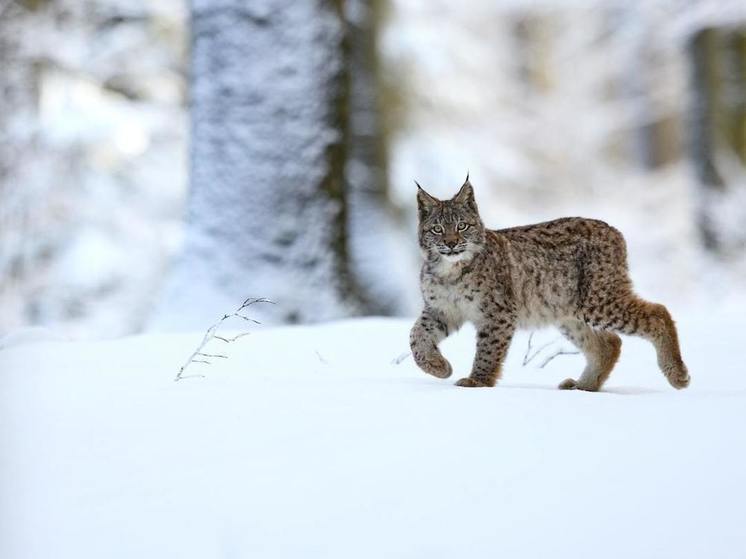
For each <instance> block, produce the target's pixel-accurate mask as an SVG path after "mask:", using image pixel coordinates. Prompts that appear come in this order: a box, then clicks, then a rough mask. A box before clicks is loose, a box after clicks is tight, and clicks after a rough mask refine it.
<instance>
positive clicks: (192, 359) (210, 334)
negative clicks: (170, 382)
mask: <svg viewBox="0 0 746 559" xmlns="http://www.w3.org/2000/svg"><path fill="white" fill-rule="evenodd" d="M255 303H270V304H272V305H274V302H273V301H270V300H269V299H263V298H252V297H249V298H248V299H246V300H245V301H244V302H243V303H242V304H241V306H240V307H238V308H237V309H236V311H235V312H232V313H231V314H224V315H223V317H222V318H221V319H220V320H218V321H217V322H216V323H215V324H213V325H212V326H210V327H209V328H208V329H207V331H206V332H205V335H204V336H203V337H202V341H201V342H200V344H199V345H198V346H197V349H195V350H194V351H193V352H192V354H191V355H190V356H189V359H187V360H186V363H184V364H183V365H182V366H181V368H180V369H179V372H178V374H177V375H176V378H175V379H174V381H175V382H177V381H180V380H183V379H185V378H194V377H201V378H204V375H184V371H185V370H186V368H187V367H189V365H191V364H192V363H202V364H204V365H211V364H212V362H211V361H210V360H209V359H228V356H227V355H223V354H222V353H205V352H204V351H202V350H203V349H204V348H205V346H206V345H207V344H208V343H210V341H211V340H213V339H215V340H220V341H222V342H225V343H231V342H235V341H236V340H237V339H238V338H242V337H243V336H248V335H249V332H241V333H240V334H238V335H236V336H233V337H232V338H226V337H225V336H218V335H217V334H216V333H215V332H217V330H218V327H219V326H220V325H221V324H223V322H224V321H226V320H227V319H229V318H231V317H234V316H235V317H238V318H242V319H244V320H246V321H249V322H253V323H255V324H260V322H259V321H257V320H254V319H253V318H249V317H248V316H245V315H243V314H241V311H243V310H244V309H246V308H248V307H250V306H251V305H253V304H255ZM200 357H201V358H202V359H199V358H200Z"/></svg>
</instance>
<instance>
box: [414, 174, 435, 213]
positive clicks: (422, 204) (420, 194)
mask: <svg viewBox="0 0 746 559" xmlns="http://www.w3.org/2000/svg"><path fill="white" fill-rule="evenodd" d="M414 184H416V185H417V213H418V214H419V215H420V217H422V216H423V215H424V214H426V213H428V212H429V211H430V210H431V209H433V208H434V207H435V206H437V205H438V204H439V203H440V200H438V199H437V198H435V197H433V196H430V195H429V194H428V193H427V192H425V190H424V189H423V188H422V187H421V186H420V183H418V182H417V181H414Z"/></svg>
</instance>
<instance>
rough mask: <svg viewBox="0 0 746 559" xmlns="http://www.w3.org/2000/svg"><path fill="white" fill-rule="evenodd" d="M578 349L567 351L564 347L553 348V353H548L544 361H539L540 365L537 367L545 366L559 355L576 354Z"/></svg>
mask: <svg viewBox="0 0 746 559" xmlns="http://www.w3.org/2000/svg"><path fill="white" fill-rule="evenodd" d="M579 353H580V352H579V351H568V350H566V349H558V350H555V352H554V353H552V354H550V355H549V356H548V357H547V358H546V359H544V361H542V362H541V365H539V369H543V368H544V367H546V366H547V364H548V363H549V362H550V361H551V360H552V359H554V358H555V357H559V356H560V355H578V354H579Z"/></svg>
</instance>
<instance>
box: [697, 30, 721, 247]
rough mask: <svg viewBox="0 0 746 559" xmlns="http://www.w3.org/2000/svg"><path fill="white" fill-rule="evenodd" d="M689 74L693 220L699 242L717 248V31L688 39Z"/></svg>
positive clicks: (719, 176)
mask: <svg viewBox="0 0 746 559" xmlns="http://www.w3.org/2000/svg"><path fill="white" fill-rule="evenodd" d="M689 57H690V60H691V76H692V112H691V123H690V127H691V141H690V149H691V154H692V160H693V163H694V167H695V170H696V173H697V178H698V179H699V183H700V185H701V195H700V203H699V208H698V212H699V213H698V216H697V220H698V222H699V230H700V234H701V237H702V242H703V243H704V245H705V247H706V248H708V249H709V250H712V251H714V252H717V251H718V250H719V249H720V246H719V245H720V242H719V237H718V232H717V225H716V223H714V218H713V216H712V215H711V212H710V211H709V206H710V199H711V198H712V196H713V194H717V193H719V192H723V191H724V190H725V181H724V180H723V177H722V176H721V174H720V173H719V171H718V169H717V166H716V164H715V150H716V129H717V122H716V121H717V117H718V115H717V112H718V88H719V85H720V84H719V81H720V80H719V77H718V73H717V32H716V30H715V29H702V30H701V31H699V32H697V33H696V34H695V35H694V37H693V38H692V39H691V41H690V43H689Z"/></svg>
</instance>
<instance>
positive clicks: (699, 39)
mask: <svg viewBox="0 0 746 559" xmlns="http://www.w3.org/2000/svg"><path fill="white" fill-rule="evenodd" d="M689 54H690V59H691V67H692V100H693V103H692V105H693V106H692V111H691V112H692V122H691V132H692V134H691V153H692V159H693V161H694V166H695V169H696V172H697V177H698V179H699V183H700V192H701V195H700V202H699V208H698V210H699V216H698V220H699V227H700V231H701V235H702V240H703V242H704V245H705V246H706V247H707V248H708V249H710V250H711V251H713V252H715V253H717V254H718V255H719V256H721V257H726V256H728V255H729V254H734V253H736V254H737V253H742V251H743V249H744V247H746V235H744V233H743V227H742V225H741V224H742V218H741V217H740V216H738V215H735V214H734V211H736V210H737V209H738V208H739V207H742V205H743V203H742V201H741V200H742V199H743V196H744V194H743V190H742V186H741V182H742V181H741V180H740V178H739V177H740V175H741V174H742V173H743V167H742V165H743V163H744V162H746V34H745V32H744V30H743V29H742V28H727V27H723V28H705V29H702V30H700V31H698V32H697V33H696V34H695V35H694V36H693V37H692V39H691V41H690V43H689ZM734 163H735V165H734ZM738 167H740V169H739V168H738Z"/></svg>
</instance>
